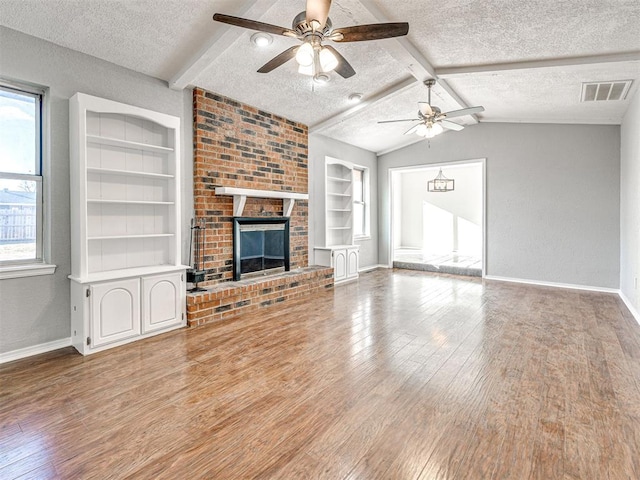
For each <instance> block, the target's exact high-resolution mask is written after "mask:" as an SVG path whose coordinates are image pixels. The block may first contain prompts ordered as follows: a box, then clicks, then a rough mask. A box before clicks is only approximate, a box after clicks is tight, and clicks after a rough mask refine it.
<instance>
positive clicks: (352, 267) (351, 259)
mask: <svg viewBox="0 0 640 480" xmlns="http://www.w3.org/2000/svg"><path fill="white" fill-rule="evenodd" d="M347 257H348V258H347V277H348V278H352V277H357V276H358V263H359V261H358V257H359V255H358V249H357V248H349V249H348V250H347Z"/></svg>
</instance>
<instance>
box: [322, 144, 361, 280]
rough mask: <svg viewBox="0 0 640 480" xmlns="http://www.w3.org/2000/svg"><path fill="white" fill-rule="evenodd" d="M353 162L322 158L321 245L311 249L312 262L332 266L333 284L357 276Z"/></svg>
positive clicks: (357, 249)
mask: <svg viewBox="0 0 640 480" xmlns="http://www.w3.org/2000/svg"><path fill="white" fill-rule="evenodd" d="M353 168H354V166H353V164H352V163H351V162H347V161H343V160H339V159H336V158H330V157H327V158H326V159H325V178H324V187H325V188H324V193H325V228H324V244H323V245H320V246H317V247H315V248H314V251H315V262H316V263H317V264H318V265H326V266H330V267H333V269H334V281H335V282H336V283H338V282H342V281H347V280H354V279H356V278H358V268H359V263H360V260H359V255H360V254H359V246H358V245H355V244H354V241H353V180H354V179H353Z"/></svg>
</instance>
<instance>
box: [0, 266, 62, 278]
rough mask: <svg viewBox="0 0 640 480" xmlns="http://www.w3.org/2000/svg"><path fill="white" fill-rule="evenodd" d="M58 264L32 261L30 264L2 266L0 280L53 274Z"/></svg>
mask: <svg viewBox="0 0 640 480" xmlns="http://www.w3.org/2000/svg"><path fill="white" fill-rule="evenodd" d="M55 271H56V265H50V264H48V263H30V264H28V265H12V266H6V267H0V280H6V279H8V278H21V277H35V276H38V275H52V274H53V273H54V272H55Z"/></svg>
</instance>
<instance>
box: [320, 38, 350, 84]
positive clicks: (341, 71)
mask: <svg viewBox="0 0 640 480" xmlns="http://www.w3.org/2000/svg"><path fill="white" fill-rule="evenodd" d="M324 48H326V49H327V50H330V51H331V53H333V54H334V55H335V56H336V58H337V59H338V66H337V67H336V68H335V69H334V70H335V71H336V73H337V74H338V75H340V76H341V77H342V78H349V77H353V76H354V75H355V74H356V71H355V70H354V69H353V67H352V66H351V64H350V63H349V62H347V60H346V59H345V58H344V57H343V56H342V55H340V52H338V51H337V50H336V49H335V48H333V47H332V46H331V45H325V46H324Z"/></svg>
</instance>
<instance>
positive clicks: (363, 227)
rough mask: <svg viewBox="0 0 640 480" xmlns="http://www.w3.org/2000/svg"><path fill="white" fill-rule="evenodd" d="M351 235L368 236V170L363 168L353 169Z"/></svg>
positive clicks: (357, 236)
mask: <svg viewBox="0 0 640 480" xmlns="http://www.w3.org/2000/svg"><path fill="white" fill-rule="evenodd" d="M353 235H354V237H355V238H363V237H368V236H369V170H368V169H367V168H363V167H354V169H353Z"/></svg>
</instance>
